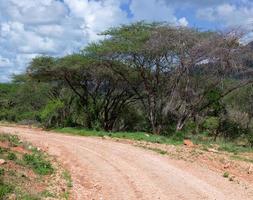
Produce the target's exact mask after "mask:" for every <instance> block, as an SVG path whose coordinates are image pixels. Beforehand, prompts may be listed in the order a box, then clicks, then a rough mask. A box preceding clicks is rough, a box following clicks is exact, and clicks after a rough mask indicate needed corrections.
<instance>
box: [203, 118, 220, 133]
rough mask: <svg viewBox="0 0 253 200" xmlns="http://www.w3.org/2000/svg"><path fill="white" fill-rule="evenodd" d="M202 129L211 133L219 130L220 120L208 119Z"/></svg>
mask: <svg viewBox="0 0 253 200" xmlns="http://www.w3.org/2000/svg"><path fill="white" fill-rule="evenodd" d="M202 128H204V129H208V130H210V131H214V130H217V129H218V128H219V118H218V117H208V118H207V119H205V121H204V122H203V124H202Z"/></svg>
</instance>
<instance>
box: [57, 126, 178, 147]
mask: <svg viewBox="0 0 253 200" xmlns="http://www.w3.org/2000/svg"><path fill="white" fill-rule="evenodd" d="M53 130H54V131H57V132H61V133H66V134H72V135H80V136H97V137H104V136H109V137H112V138H124V139H132V140H137V141H147V142H152V143H160V144H174V145H179V144H182V140H181V139H180V140H176V138H171V137H167V136H161V135H153V134H149V133H145V132H106V131H95V130H87V129H83V128H57V129H53Z"/></svg>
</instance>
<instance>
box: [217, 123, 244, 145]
mask: <svg viewBox="0 0 253 200" xmlns="http://www.w3.org/2000/svg"><path fill="white" fill-rule="evenodd" d="M219 131H220V132H221V133H222V136H223V137H224V138H226V139H228V140H235V139H237V138H239V137H243V136H246V135H248V132H249V130H248V129H247V128H243V127H242V126H241V125H240V124H239V123H237V122H234V121H230V120H225V121H223V122H222V124H221V125H220V128H219Z"/></svg>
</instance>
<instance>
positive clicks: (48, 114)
mask: <svg viewBox="0 0 253 200" xmlns="http://www.w3.org/2000/svg"><path fill="white" fill-rule="evenodd" d="M63 108H64V103H63V102H62V101H60V100H55V101H50V102H49V103H48V104H47V105H46V107H45V108H44V109H43V110H42V112H41V114H40V117H41V120H42V122H43V123H44V125H45V126H46V127H47V128H49V127H53V126H55V125H56V126H59V124H60V123H61V122H62V121H61V118H62V113H61V111H62V109H63Z"/></svg>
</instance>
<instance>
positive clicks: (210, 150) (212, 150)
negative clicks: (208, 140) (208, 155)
mask: <svg viewBox="0 0 253 200" xmlns="http://www.w3.org/2000/svg"><path fill="white" fill-rule="evenodd" d="M208 151H209V152H212V153H218V152H219V151H218V150H216V149H208Z"/></svg>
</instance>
